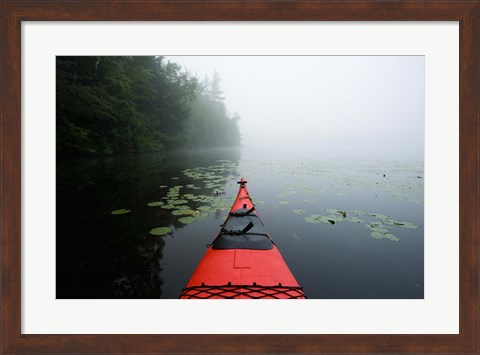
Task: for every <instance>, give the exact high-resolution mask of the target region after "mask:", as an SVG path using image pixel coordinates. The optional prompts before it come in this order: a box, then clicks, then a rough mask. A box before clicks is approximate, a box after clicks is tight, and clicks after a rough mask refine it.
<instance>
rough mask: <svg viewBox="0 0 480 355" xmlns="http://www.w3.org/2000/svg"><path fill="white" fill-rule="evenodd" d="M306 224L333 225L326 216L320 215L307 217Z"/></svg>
mask: <svg viewBox="0 0 480 355" xmlns="http://www.w3.org/2000/svg"><path fill="white" fill-rule="evenodd" d="M305 222H308V223H330V224H332V223H331V222H330V221H329V219H328V218H327V217H326V216H322V215H320V214H312V215H310V216H308V217H305Z"/></svg>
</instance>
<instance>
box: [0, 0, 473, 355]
mask: <svg viewBox="0 0 480 355" xmlns="http://www.w3.org/2000/svg"><path fill="white" fill-rule="evenodd" d="M101 3H102V4H101V9H103V10H105V9H106V8H107V7H108V6H114V7H115V8H117V12H115V13H108V14H105V15H101V12H102V11H100V12H99V13H100V15H96V16H97V17H96V18H99V19H102V20H119V19H122V18H126V17H128V16H130V17H132V18H135V19H137V20H138V19H145V20H154V19H156V18H159V17H160V18H162V17H169V16H170V17H171V16H173V17H175V16H177V17H178V18H180V17H181V18H182V19H186V20H188V19H198V17H199V16H200V17H201V14H200V15H199V12H198V11H200V12H201V11H204V10H202V9H205V8H207V9H213V7H215V8H217V12H215V11H213V14H212V15H211V19H217V20H218V19H219V18H230V19H232V18H233V20H235V21H243V20H265V19H267V18H270V19H271V18H272V17H275V16H276V17H275V19H279V20H289V19H291V18H292V15H289V14H288V12H287V10H288V8H289V6H294V7H295V8H296V9H297V11H300V10H298V9H299V8H300V4H308V6H306V8H307V9H308V11H304V13H302V14H304V16H305V17H304V18H307V19H310V20H314V19H318V18H319V16H320V17H321V16H328V19H326V20H328V21H331V20H332V19H333V20H341V19H345V20H346V18H347V17H348V19H351V18H356V19H357V20H358V19H360V18H361V19H363V20H372V19H375V16H379V15H378V14H376V15H375V13H373V14H370V15H368V16H366V15H365V14H366V12H365V11H366V10H365V8H367V9H368V6H372V8H373V7H375V6H377V7H378V6H380V7H381V6H383V8H381V9H382V11H383V12H382V13H381V14H382V16H384V17H385V18H390V19H396V20H407V19H408V18H412V16H413V17H414V18H415V19H416V20H428V19H431V18H432V14H431V13H429V14H426V13H425V12H422V13H421V14H420V15H419V13H418V9H419V8H421V7H422V6H428V5H430V4H433V5H434V6H437V7H436V9H437V11H438V13H437V15H436V16H437V17H436V18H437V19H444V20H452V19H458V20H459V21H460V27H461V28H460V46H461V49H460V95H461V100H460V110H461V111H460V114H461V117H462V119H461V120H460V125H461V127H460V128H461V132H467V131H468V132H469V133H470V134H468V135H467V136H463V137H462V136H461V138H462V140H461V144H460V145H461V146H460V164H461V166H463V167H468V171H465V172H463V175H462V174H461V176H460V179H461V181H460V182H461V189H460V203H461V207H460V208H461V222H465V221H467V222H472V221H474V222H473V223H471V224H469V223H461V226H462V227H461V235H466V236H467V237H466V238H463V239H462V240H461V242H460V255H467V256H468V259H469V264H467V265H466V264H465V262H462V261H461V263H460V267H461V269H460V290H461V292H460V335H458V336H455V335H126V336H125V335H22V334H21V331H20V325H21V314H20V311H21V302H20V286H21V280H20V251H21V249H20V240H19V236H20V226H21V208H20V201H21V191H20V187H21V186H20V183H19V181H20V179H21V164H20V162H21V137H20V134H21V127H20V125H21V120H20V119H19V118H20V109H21V104H20V101H19V100H20V96H21V79H20V75H21V65H20V46H19V43H20V26H21V21H25V20H42V19H56V20H68V19H72V18H80V19H81V20H85V19H87V18H88V16H92V15H91V14H92V13H93V12H92V10H88V11H87V10H85V9H86V7H85V6H87V5H88V6H90V7H91V6H92V5H95V4H100V2H97V1H94V2H82V1H33V0H31V1H13V0H7V1H4V3H3V4H2V5H1V10H0V11H1V13H0V16H1V29H0V35H1V49H2V60H1V67H0V70H1V77H2V83H1V91H0V96H1V97H0V105H1V118H0V123H1V126H0V135H1V136H0V137H1V141H0V148H1V160H0V162H1V169H0V174H1V190H0V194H1V195H0V196H1V201H0V208H1V212H0V213H1V222H0V223H1V225H0V228H1V229H0V230H1V246H2V248H1V265H2V270H1V276H2V291H1V332H0V335H1V337H2V339H1V343H0V345H1V349H0V352H1V353H4V354H10V353H26V352H28V353H45V352H49V353H50V352H55V353H71V352H72V351H73V350H74V351H76V352H85V353H88V352H96V353H113V352H123V351H124V352H132V351H136V352H156V353H172V352H178V351H181V352H187V353H196V352H198V350H199V349H201V350H202V351H205V352H207V353H213V352H223V353H225V352H231V351H232V350H233V351H237V352H248V353H258V352H263V353H265V352H274V353H281V352H290V353H291V352H303V353H305V352H319V351H330V352H333V351H335V352H336V351H337V350H339V351H341V352H344V353H352V352H353V351H355V352H362V353H365V352H382V353H385V352H415V353H419V352H431V353H439V354H440V353H459V354H460V353H462V354H467V353H469V354H476V353H479V352H480V349H479V302H480V300H479V281H478V276H479V269H480V264H479V239H478V236H479V215H480V213H479V186H478V183H479V180H478V176H479V172H480V171H479V156H480V146H479V134H480V132H479V80H478V78H479V39H478V36H479V22H480V17H479V2H478V1H469V0H467V1H425V2H422V3H418V2H412V1H405V2H385V1H384V2H377V1H370V2H366V3H367V5H368V4H370V5H368V6H367V5H359V3H357V2H353V1H350V2H339V1H299V2H280V1H268V0H260V1H254V2H252V4H253V5H248V6H253V7H255V6H259V9H260V10H259V12H258V13H253V14H252V13H251V12H250V10H249V11H246V10H245V8H248V6H247V4H246V3H243V4H242V3H230V4H229V5H228V6H226V7H225V9H223V10H222V9H220V10H218V8H219V4H222V3H224V2H223V1H208V2H204V3H201V2H199V1H190V2H188V6H189V8H190V10H185V11H183V10H182V8H185V4H187V2H185V1H180V2H176V3H173V2H156V3H157V4H158V5H159V6H160V4H161V7H158V8H157V10H158V9H160V10H162V9H166V10H165V12H162V11H160V10H158V11H159V12H155V11H153V12H151V11H139V12H138V13H137V14H136V15H132V14H131V12H130V11H129V8H130V7H131V6H138V5H139V4H140V6H145V7H144V8H143V7H142V9H146V8H148V7H149V6H152V4H154V3H155V2H152V1H137V2H129V1H113V2H111V3H110V4H109V5H107V4H108V3H106V2H101ZM205 3H206V5H205ZM112 4H113V5H112ZM192 4H193V7H192ZM255 4H258V5H255ZM452 4H455V5H456V7H455V11H450V12H449V11H447V8H448V6H451V5H452ZM242 5H244V6H246V7H242ZM349 5H350V6H351V9H358V8H360V7H362V6H367V7H363V9H364V10H363V11H364V12H361V11H360V12H356V11H352V10H350V12H349V13H348V12H346V10H345V9H346V7H348V6H349ZM407 5H408V6H411V10H409V11H406V12H405V9H406V8H407V7H408V6H407ZM95 6H96V5H95ZM99 6H100V5H99ZM204 6H206V7H204ZM224 6H225V5H224ZM329 6H333V10H332V11H331V12H330V13H326V14H324V15H321V14H319V13H318V10H317V11H312V9H315V8H318V7H323V8H325V9H327V8H328V7H329ZM236 8H237V9H238V10H239V11H238V12H237V13H236V14H234V15H232V9H233V10H235V9H236ZM412 9H413V10H412ZM82 11H83V12H82ZM396 11H404V12H403V13H402V14H399V13H397V14H396V13H395V12H396ZM367 12H368V11H367ZM415 13H416V14H417V16H415ZM75 14H77V15H75ZM88 14H90V15H88ZM229 14H230V15H229ZM362 15H363V16H364V17H362ZM74 16H76V17H74ZM462 55H463V57H462ZM466 77H474V78H477V79H476V80H474V79H472V80H465V78H466ZM462 78H463V79H462ZM462 96H463V97H464V99H463V100H462ZM472 132H473V133H472ZM461 134H462V133H461ZM472 147H476V150H475V154H473V155H472V154H467V153H469V152H471V149H472ZM462 187H463V188H462ZM472 191H473V192H475V193H472ZM12 206H13V207H12ZM467 207H468V208H467ZM465 268H467V269H466V270H465ZM99 340H100V341H99ZM319 340H321V342H322V344H321V346H319ZM346 341H348V342H349V343H348V345H345V344H346ZM132 342H133V343H135V344H136V345H135V348H133V347H132ZM373 342H377V344H378V345H377V346H374V345H372V344H373ZM240 344H243V347H242V348H241V349H240V347H239V346H240ZM180 345H181V346H183V347H182V348H181V349H179V346H180ZM239 349H240V350H241V351H239Z"/></svg>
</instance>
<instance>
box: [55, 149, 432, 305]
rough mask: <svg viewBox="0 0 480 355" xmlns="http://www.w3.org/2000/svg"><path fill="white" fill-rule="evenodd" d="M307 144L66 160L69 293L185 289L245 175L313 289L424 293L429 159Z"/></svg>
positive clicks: (62, 279) (60, 191) (65, 291)
mask: <svg viewBox="0 0 480 355" xmlns="http://www.w3.org/2000/svg"><path fill="white" fill-rule="evenodd" d="M303 153H305V154H303ZM303 153H298V154H292V152H290V154H282V153H281V152H280V151H277V150H272V151H271V152H270V153H268V154H263V153H262V154H260V153H258V152H255V151H248V150H246V149H217V150H198V151H183V152H172V153H169V154H167V155H141V156H122V157H112V158H98V159H74V160H69V161H57V260H56V271H57V278H56V281H57V284H56V287H57V288H56V295H57V298H178V296H179V294H180V293H181V291H182V288H183V287H184V286H185V284H186V283H187V281H188V279H189V278H190V276H191V275H192V273H193V271H194V269H195V267H196V265H197V264H198V262H199V260H200V259H201V257H202V256H203V254H204V253H205V251H206V247H205V245H206V244H208V243H210V242H211V241H212V240H213V239H214V237H215V236H216V234H217V233H218V232H219V229H220V224H221V223H222V222H223V221H224V219H225V217H226V215H227V213H228V210H229V208H230V206H231V204H232V202H233V200H234V198H235V195H236V192H237V188H238V185H237V184H236V181H238V180H239V178H240V177H241V176H244V177H245V178H246V179H247V181H248V188H249V191H250V194H251V197H252V199H253V200H254V202H255V203H256V205H257V211H258V213H259V215H260V217H261V219H262V220H263V222H264V224H265V226H266V227H267V230H268V231H269V233H270V235H271V236H272V239H273V240H274V241H275V243H276V244H277V246H278V248H279V250H280V252H281V253H282V255H283V257H284V259H285V261H286V262H287V264H288V265H289V267H290V269H291V271H292V272H293V274H294V276H295V277H296V279H297V280H298V282H299V283H300V285H301V286H303V287H304V291H305V292H306V294H307V296H308V297H309V298H330V299H331V298H337V299H347V298H357V299H358V298H375V299H378V298H423V295H424V293H423V292H424V277H423V274H424V228H423V190H424V188H423V181H424V180H423V162H400V161H369V160H358V159H357V160H351V161H348V160H325V159H314V158H311V157H312V156H314V155H313V154H311V153H312V152H309V153H308V154H306V153H307V152H303ZM304 157H310V158H304ZM112 212H114V213H113V214H112ZM159 227H168V228H170V229H171V232H169V233H167V234H165V235H155V233H156V232H158V231H159V229H156V228H159ZM165 231H168V229H165ZM161 232H162V231H161V230H160V234H161ZM152 233H153V234H152ZM164 233H165V232H164ZM157 234H158V233H157Z"/></svg>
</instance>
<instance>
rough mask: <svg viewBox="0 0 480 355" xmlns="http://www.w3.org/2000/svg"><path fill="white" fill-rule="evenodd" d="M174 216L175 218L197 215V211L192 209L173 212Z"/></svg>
mask: <svg viewBox="0 0 480 355" xmlns="http://www.w3.org/2000/svg"><path fill="white" fill-rule="evenodd" d="M172 214H173V215H174V216H191V215H194V214H195V211H193V210H190V209H188V210H187V209H181V210H173V211H172Z"/></svg>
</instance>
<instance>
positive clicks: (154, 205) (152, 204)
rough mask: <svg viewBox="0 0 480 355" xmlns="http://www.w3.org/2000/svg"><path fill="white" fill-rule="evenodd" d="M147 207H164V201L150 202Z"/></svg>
mask: <svg viewBox="0 0 480 355" xmlns="http://www.w3.org/2000/svg"><path fill="white" fill-rule="evenodd" d="M147 206H149V207H158V206H163V202H162V201H154V202H149V203H147Z"/></svg>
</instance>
